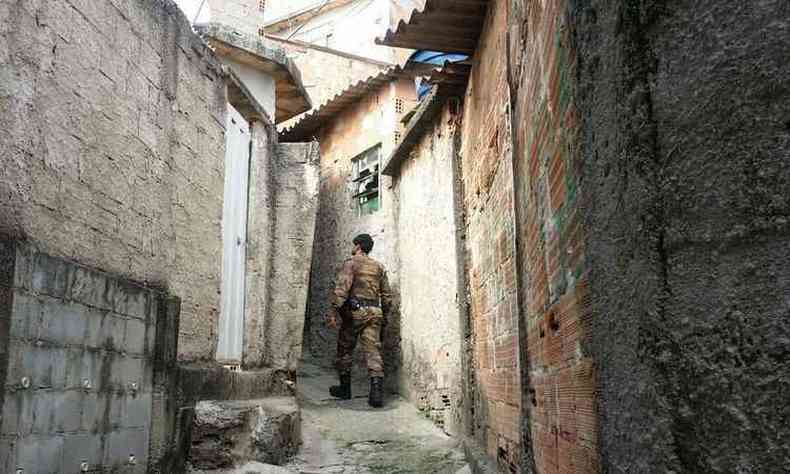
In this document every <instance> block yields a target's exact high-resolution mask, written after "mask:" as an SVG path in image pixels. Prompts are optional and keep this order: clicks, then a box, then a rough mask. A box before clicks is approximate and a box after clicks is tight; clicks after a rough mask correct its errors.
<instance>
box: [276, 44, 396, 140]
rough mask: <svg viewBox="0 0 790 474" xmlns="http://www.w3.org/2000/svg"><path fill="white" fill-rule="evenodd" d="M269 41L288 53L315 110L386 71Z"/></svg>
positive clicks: (372, 64)
mask: <svg viewBox="0 0 790 474" xmlns="http://www.w3.org/2000/svg"><path fill="white" fill-rule="evenodd" d="M269 41H271V42H272V44H274V45H277V46H279V47H282V48H283V49H285V50H286V51H287V52H288V56H289V57H290V58H292V59H293V60H294V62H295V63H296V65H297V66H298V67H299V70H300V71H301V72H302V77H303V78H304V81H305V82H304V84H305V89H307V91H308V92H309V93H310V99H311V100H312V101H313V108H314V109H316V108H319V107H320V106H322V105H323V104H325V103H326V102H327V101H329V100H330V99H332V98H333V97H334V96H335V95H336V94H339V93H341V92H342V91H343V90H345V89H346V88H347V87H348V86H350V85H351V84H355V83H357V82H359V81H364V80H365V79H367V78H368V77H371V76H375V75H376V74H378V73H379V72H381V71H382V70H384V68H385V67H386V66H384V65H382V64H377V63H375V62H370V61H364V60H363V59H362V58H354V57H351V56H345V55H340V54H336V53H332V52H329V51H322V50H319V49H315V48H312V47H309V46H302V45H300V44H298V43H294V42H286V41H277V40H276V39H270V40H269ZM299 118H300V117H295V118H293V119H291V120H289V121H286V122H283V123H281V124H280V125H279V128H280V129H282V128H287V127H289V126H290V125H293V124H294V123H295V122H297V121H298V120H299Z"/></svg>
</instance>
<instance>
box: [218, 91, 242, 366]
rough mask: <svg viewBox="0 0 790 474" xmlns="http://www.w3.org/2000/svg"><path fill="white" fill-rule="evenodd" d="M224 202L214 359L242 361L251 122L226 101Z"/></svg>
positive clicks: (227, 362)
mask: <svg viewBox="0 0 790 474" xmlns="http://www.w3.org/2000/svg"><path fill="white" fill-rule="evenodd" d="M225 142H226V143H225V203H224V207H223V212H222V246H223V249H222V300H221V306H220V316H219V341H218V343H217V360H218V361H220V362H222V363H224V364H229V365H231V364H232V365H235V364H240V363H241V351H242V344H243V341H244V339H243V337H244V281H245V258H246V246H247V190H248V187H249V171H250V170H249V168H250V126H249V124H248V123H247V121H246V120H244V118H243V117H242V116H241V114H239V112H238V111H236V109H234V108H233V106H231V105H230V104H228V128H227V131H226V132H225Z"/></svg>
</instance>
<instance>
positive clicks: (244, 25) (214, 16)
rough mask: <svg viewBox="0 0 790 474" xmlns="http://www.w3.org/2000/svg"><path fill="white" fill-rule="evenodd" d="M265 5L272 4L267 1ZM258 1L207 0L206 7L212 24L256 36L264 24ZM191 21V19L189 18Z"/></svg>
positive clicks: (262, 12) (262, 11)
mask: <svg viewBox="0 0 790 474" xmlns="http://www.w3.org/2000/svg"><path fill="white" fill-rule="evenodd" d="M266 3H274V2H272V1H271V0H269V1H268V2H266ZM260 7H261V2H260V0H208V2H207V4H206V6H205V7H204V8H207V9H208V10H209V16H210V18H211V21H212V22H214V23H223V24H225V25H232V26H233V27H234V28H236V29H237V30H239V31H241V32H243V33H248V34H251V35H257V34H258V29H259V28H261V27H262V26H263V23H264V20H263V18H264V10H261V8H260ZM190 20H192V18H190Z"/></svg>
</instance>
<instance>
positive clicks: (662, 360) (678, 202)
mask: <svg viewBox="0 0 790 474" xmlns="http://www.w3.org/2000/svg"><path fill="white" fill-rule="evenodd" d="M571 13H572V16H571V17H570V18H572V19H573V20H574V21H575V22H576V34H577V38H578V48H579V57H580V60H579V65H580V66H579V79H580V82H579V84H578V88H579V89H578V98H579V109H580V112H581V116H582V118H583V120H584V134H583V142H582V146H583V159H584V162H583V163H584V164H583V181H582V182H583V183H584V187H583V189H582V193H583V195H584V201H585V202H584V204H585V205H584V207H583V209H584V223H585V226H586V229H587V237H586V240H587V243H586V252H585V253H586V255H587V260H588V266H589V268H590V280H589V281H590V292H591V296H592V298H591V304H592V312H593V315H594V316H593V323H592V324H593V326H592V340H591V343H590V348H591V351H592V353H593V355H594V359H595V360H596V371H597V374H598V382H597V387H596V389H597V393H598V395H599V399H598V408H599V410H600V418H599V422H600V449H601V460H602V461H601V462H602V469H603V470H604V471H606V472H647V471H651V472H655V471H674V472H684V473H685V472H689V473H690V472H780V471H782V470H785V469H786V467H787V459H788V458H790V444H788V442H787V439H788V435H790V433H789V432H788V430H790V425H789V424H788V423H787V419H788V416H789V415H790V413H789V412H788V404H787V396H786V394H787V393H788V391H790V386H788V384H789V383H790V379H788V377H787V374H788V373H790V366H789V365H788V358H787V341H788V337H789V335H790V318H788V315H790V299H789V298H788V295H790V266H788V264H787V262H788V261H790V246H788V245H787V242H788V237H790V229H789V228H788V218H787V217H788V214H790V200H789V197H790V167H788V166H787V158H788V156H789V155H790V129H789V128H788V117H790V108H789V106H788V104H790V100H789V99H790V89H788V87H787V77H788V75H789V74H790V56H789V54H790V52H789V51H788V48H787V41H786V39H787V38H788V36H790V30H789V28H790V5H788V4H787V2H784V1H778V0H773V1H770V0H769V1H764V2H756V3H754V2H751V3H748V4H746V3H743V2H737V1H700V2H693V4H692V3H686V2H648V1H639V2H621V1H618V2H599V1H593V2H588V3H587V4H585V5H584V7H582V6H577V7H576V8H574V9H572V10H571Z"/></svg>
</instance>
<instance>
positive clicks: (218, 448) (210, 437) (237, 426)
mask: <svg viewBox="0 0 790 474" xmlns="http://www.w3.org/2000/svg"><path fill="white" fill-rule="evenodd" d="M300 427H301V416H300V411H299V406H298V405H297V403H296V399H295V398H294V397H272V398H264V399H260V400H239V401H202V402H199V403H198V404H197V405H196V406H195V416H194V421H193V423H192V445H191V447H190V450H189V457H188V464H189V468H190V469H191V472H246V471H237V470H238V469H240V468H242V467H244V466H245V465H249V463H250V462H257V463H262V464H261V465H265V464H269V465H275V466H277V465H282V464H284V463H286V462H288V460H290V459H291V458H292V457H293V456H294V455H295V454H296V452H297V450H298V449H299V445H300V444H301V429H300ZM258 467H260V465H259V466H258ZM251 472H257V471H254V470H253V471H251ZM261 472H272V473H274V472H277V471H271V470H269V471H261Z"/></svg>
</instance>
